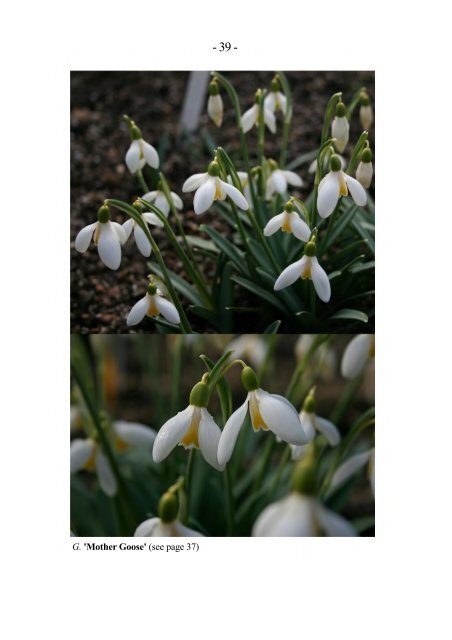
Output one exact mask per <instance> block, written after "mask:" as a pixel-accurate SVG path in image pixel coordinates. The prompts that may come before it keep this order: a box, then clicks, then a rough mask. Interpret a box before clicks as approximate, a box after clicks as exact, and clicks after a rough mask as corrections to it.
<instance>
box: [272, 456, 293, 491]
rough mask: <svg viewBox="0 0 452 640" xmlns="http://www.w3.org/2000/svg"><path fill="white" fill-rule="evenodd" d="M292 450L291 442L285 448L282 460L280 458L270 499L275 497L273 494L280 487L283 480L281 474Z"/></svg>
mask: <svg viewBox="0 0 452 640" xmlns="http://www.w3.org/2000/svg"><path fill="white" fill-rule="evenodd" d="M291 451H292V449H291V448H290V444H288V445H287V447H286V448H285V449H284V452H283V454H282V456H281V460H280V462H279V465H278V468H277V470H276V475H275V479H274V480H273V484H272V486H271V487H270V493H269V500H271V499H272V498H273V496H274V495H275V491H276V489H277V488H278V485H279V483H280V481H281V476H282V474H283V471H284V467H285V466H286V464H287V463H288V461H289V459H290V453H291Z"/></svg>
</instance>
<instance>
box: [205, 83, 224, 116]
mask: <svg viewBox="0 0 452 640" xmlns="http://www.w3.org/2000/svg"><path fill="white" fill-rule="evenodd" d="M207 113H208V114H209V117H210V118H211V120H212V121H213V122H214V124H216V126H217V127H221V125H222V122H223V100H222V98H221V96H220V88H219V87H218V82H217V81H216V80H212V81H211V83H210V84H209V100H208V101H207Z"/></svg>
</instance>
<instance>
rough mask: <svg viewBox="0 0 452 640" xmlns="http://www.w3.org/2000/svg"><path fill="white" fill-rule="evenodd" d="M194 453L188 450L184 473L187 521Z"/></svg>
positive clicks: (192, 450)
mask: <svg viewBox="0 0 452 640" xmlns="http://www.w3.org/2000/svg"><path fill="white" fill-rule="evenodd" d="M195 452H196V449H190V453H189V454H188V460H187V468H186V471H185V484H184V486H185V494H186V499H187V501H186V510H187V514H186V517H187V520H188V517H189V514H190V497H191V495H190V494H191V482H192V477H193V466H194V460H195Z"/></svg>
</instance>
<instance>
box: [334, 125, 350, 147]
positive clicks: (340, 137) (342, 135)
mask: <svg viewBox="0 0 452 640" xmlns="http://www.w3.org/2000/svg"><path fill="white" fill-rule="evenodd" d="M349 131H350V125H349V123H348V120H347V118H346V117H345V116H344V117H341V118H338V117H337V116H336V117H335V118H334V120H333V123H332V125H331V137H332V138H336V142H335V143H334V145H335V147H336V149H337V150H338V151H339V153H342V152H343V151H344V149H345V147H346V146H347V143H348V137H349Z"/></svg>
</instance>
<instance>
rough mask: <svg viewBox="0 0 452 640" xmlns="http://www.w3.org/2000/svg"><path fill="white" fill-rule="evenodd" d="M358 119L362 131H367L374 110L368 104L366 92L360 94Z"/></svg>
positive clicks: (372, 119) (368, 99)
mask: <svg viewBox="0 0 452 640" xmlns="http://www.w3.org/2000/svg"><path fill="white" fill-rule="evenodd" d="M359 120H360V122H361V126H362V128H363V129H364V131H369V129H370V127H371V126H372V123H373V121H374V112H373V110H372V105H371V104H370V98H369V96H368V95H367V93H363V94H362V95H361V106H360V108H359Z"/></svg>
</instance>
